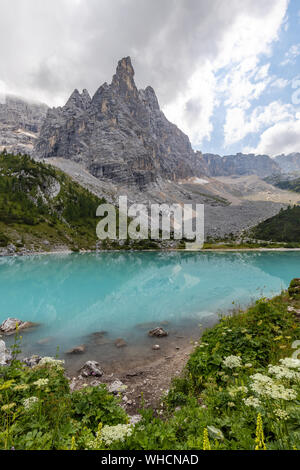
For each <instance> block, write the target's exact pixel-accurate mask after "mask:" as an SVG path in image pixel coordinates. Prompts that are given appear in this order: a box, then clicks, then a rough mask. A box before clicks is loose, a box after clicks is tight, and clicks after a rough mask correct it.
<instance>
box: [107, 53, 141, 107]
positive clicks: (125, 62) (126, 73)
mask: <svg viewBox="0 0 300 470" xmlns="http://www.w3.org/2000/svg"><path fill="white" fill-rule="evenodd" d="M112 87H113V88H114V89H115V90H116V92H117V93H120V94H121V95H123V96H127V97H130V96H132V95H133V96H134V97H135V98H137V96H138V90H137V87H136V85H135V81H134V69H133V67H132V63H131V58H130V57H124V58H123V59H121V60H119V62H118V66H117V70H116V73H115V75H114V76H113V79H112Z"/></svg>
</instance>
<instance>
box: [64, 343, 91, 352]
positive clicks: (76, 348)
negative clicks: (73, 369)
mask: <svg viewBox="0 0 300 470" xmlns="http://www.w3.org/2000/svg"><path fill="white" fill-rule="evenodd" d="M85 351H86V346H85V344H81V345H80V346H76V347H75V348H72V349H70V350H69V351H67V353H66V354H83V353H84V352H85Z"/></svg>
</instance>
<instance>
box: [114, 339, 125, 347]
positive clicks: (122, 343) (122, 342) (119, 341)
mask: <svg viewBox="0 0 300 470" xmlns="http://www.w3.org/2000/svg"><path fill="white" fill-rule="evenodd" d="M115 346H116V347H117V348H125V346H127V343H126V341H125V340H124V339H123V338H118V339H116V341H115Z"/></svg>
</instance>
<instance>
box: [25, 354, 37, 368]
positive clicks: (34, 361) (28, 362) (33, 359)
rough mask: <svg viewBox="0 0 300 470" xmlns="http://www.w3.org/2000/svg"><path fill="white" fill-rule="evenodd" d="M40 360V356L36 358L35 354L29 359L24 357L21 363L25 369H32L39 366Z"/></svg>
mask: <svg viewBox="0 0 300 470" xmlns="http://www.w3.org/2000/svg"><path fill="white" fill-rule="evenodd" d="M41 360H42V358H41V356H38V355H37V354H33V355H32V356H30V357H25V358H24V359H22V362H24V364H26V366H27V367H34V366H37V365H38V364H39V362H40V361H41Z"/></svg>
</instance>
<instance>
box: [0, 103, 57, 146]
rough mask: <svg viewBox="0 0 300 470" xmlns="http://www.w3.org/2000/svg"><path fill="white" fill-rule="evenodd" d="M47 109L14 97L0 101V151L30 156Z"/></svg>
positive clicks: (38, 104) (39, 104)
mask: <svg viewBox="0 0 300 470" xmlns="http://www.w3.org/2000/svg"><path fill="white" fill-rule="evenodd" d="M47 109H48V106H46V105H44V104H41V103H29V102H27V101H26V100H24V99H21V98H18V97H16V96H5V97H4V98H2V99H0V151H2V150H4V149H6V150H7V151H8V152H11V153H27V154H29V155H31V154H32V151H33V147H34V145H35V141H36V140H37V137H38V135H39V132H40V128H41V126H42V123H43V121H44V118H45V116H46V113H47Z"/></svg>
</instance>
